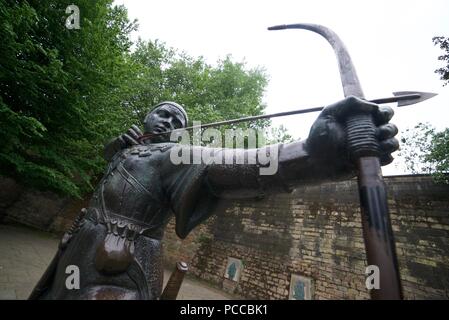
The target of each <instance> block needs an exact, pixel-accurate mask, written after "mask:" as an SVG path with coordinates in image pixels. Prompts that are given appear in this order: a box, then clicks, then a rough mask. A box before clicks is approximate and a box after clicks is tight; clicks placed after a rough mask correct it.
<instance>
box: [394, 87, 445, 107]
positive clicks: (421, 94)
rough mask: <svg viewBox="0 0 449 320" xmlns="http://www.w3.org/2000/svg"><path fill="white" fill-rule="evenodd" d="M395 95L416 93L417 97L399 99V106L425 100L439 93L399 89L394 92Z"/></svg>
mask: <svg viewBox="0 0 449 320" xmlns="http://www.w3.org/2000/svg"><path fill="white" fill-rule="evenodd" d="M393 95H394V96H395V97H397V96H404V95H416V98H410V99H407V100H402V101H398V107H403V106H408V105H411V104H415V103H419V102H422V101H424V100H427V99H430V98H433V97H435V96H436V95H438V93H432V92H419V91H398V92H393Z"/></svg>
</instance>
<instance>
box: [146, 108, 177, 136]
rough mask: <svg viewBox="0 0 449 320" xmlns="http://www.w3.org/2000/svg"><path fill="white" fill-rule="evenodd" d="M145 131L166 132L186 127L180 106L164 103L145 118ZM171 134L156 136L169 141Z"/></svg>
mask: <svg viewBox="0 0 449 320" xmlns="http://www.w3.org/2000/svg"><path fill="white" fill-rule="evenodd" d="M144 127H145V133H164V132H168V131H171V130H174V129H179V128H184V127H186V123H185V119H184V115H183V114H182V113H181V111H180V110H178V108H176V107H173V106H171V105H169V104H164V105H161V106H159V107H157V108H156V109H154V110H153V111H151V113H150V114H149V115H148V117H147V118H146V119H145V124H144ZM168 139H169V135H159V136H156V139H152V140H153V141H154V140H157V141H168Z"/></svg>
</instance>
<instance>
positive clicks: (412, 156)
mask: <svg viewBox="0 0 449 320" xmlns="http://www.w3.org/2000/svg"><path fill="white" fill-rule="evenodd" d="M401 142H402V145H401V151H400V153H399V155H400V156H401V157H403V158H404V160H405V164H406V167H407V169H408V170H410V171H411V172H412V173H428V174H432V175H433V176H434V177H435V179H436V181H438V182H442V183H446V184H448V183H449V177H448V175H447V174H448V173H449V128H447V129H445V130H442V131H437V130H436V129H435V128H434V127H432V126H431V125H430V124H428V123H419V124H418V125H417V126H415V127H414V128H413V129H407V130H405V133H404V135H403V137H402V138H401Z"/></svg>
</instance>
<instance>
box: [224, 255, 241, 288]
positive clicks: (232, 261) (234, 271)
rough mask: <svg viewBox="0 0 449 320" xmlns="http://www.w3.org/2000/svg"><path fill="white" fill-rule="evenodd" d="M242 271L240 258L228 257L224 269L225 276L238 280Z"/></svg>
mask: <svg viewBox="0 0 449 320" xmlns="http://www.w3.org/2000/svg"><path fill="white" fill-rule="evenodd" d="M242 271H243V263H242V260H239V259H236V258H231V257H229V258H228V263H227V265H226V270H225V278H226V279H229V280H232V281H235V282H238V281H239V280H240V275H241V274H242Z"/></svg>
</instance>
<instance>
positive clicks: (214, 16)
mask: <svg viewBox="0 0 449 320" xmlns="http://www.w3.org/2000/svg"><path fill="white" fill-rule="evenodd" d="M115 3H116V4H124V5H125V6H126V7H127V8H128V13H129V17H130V18H131V19H138V21H139V31H138V32H137V33H135V34H134V35H133V37H134V39H137V37H141V38H142V39H144V40H148V39H151V40H154V39H160V40H161V41H163V42H165V43H166V44H167V45H168V46H170V47H174V48H176V49H180V50H184V51H185V52H187V53H188V54H190V55H192V56H203V57H204V58H205V59H206V61H207V62H208V63H210V64H214V63H215V62H216V61H217V60H218V59H220V58H223V57H225V56H226V55H227V54H231V55H232V56H233V57H234V59H235V60H237V61H243V60H244V61H246V63H247V65H248V67H255V66H263V67H264V68H265V69H266V71H267V74H268V75H269V77H270V81H269V85H268V87H267V89H266V92H265V97H264V101H265V103H266V104H267V105H268V108H267V110H266V112H267V113H272V112H281V111H288V110H294V109H301V108H308V107H315V106H323V105H326V104H330V103H333V102H336V101H338V100H340V99H341V98H343V91H342V87H341V83H340V76H339V72H338V68H337V62H336V59H335V56H334V53H333V51H332V49H331V47H330V46H329V44H328V43H327V42H326V41H325V40H324V38H322V37H321V36H319V35H317V34H315V33H312V32H309V31H305V30H284V31H267V27H269V26H272V25H277V24H289V23H299V22H308V23H316V24H322V25H324V26H327V27H329V28H331V29H332V30H334V31H335V32H336V33H337V34H338V35H339V36H340V38H341V39H342V40H343V41H344V43H345V44H346V47H347V48H348V50H349V53H350V55H351V57H352V60H353V62H354V65H355V67H356V68H357V72H358V76H359V79H360V81H361V84H362V87H363V90H364V93H365V97H366V98H367V99H375V98H381V97H388V96H391V93H392V92H393V91H406V90H407V91H409V90H417V91H430V92H435V93H439V95H438V96H437V97H435V98H433V99H431V100H428V101H426V102H423V103H421V104H416V105H413V106H408V107H404V108H402V109H398V108H395V111H396V113H395V116H394V118H393V121H392V122H393V123H395V124H396V125H398V127H399V130H400V131H401V130H404V129H406V128H408V127H413V126H414V125H416V124H417V123H418V122H430V123H431V124H432V125H434V126H436V127H437V128H439V129H442V128H446V127H449V86H447V87H442V84H443V82H442V81H441V80H439V75H437V74H435V73H434V70H435V69H437V68H438V67H440V66H442V63H441V62H439V61H438V60H437V57H438V56H439V55H441V54H442V51H441V50H440V49H439V48H438V47H435V46H434V45H433V43H432V37H434V36H439V35H442V36H449V1H448V0H427V1H425V0H420V1H413V0H389V1H385V0H370V1H366V0H363V1H362V0H359V1H356V0H354V1H352V0H338V1H331V0H329V1H327V0H313V1H312V0H309V1H302V0H296V1H281V0H277V1H260V0H259V1H243V0H240V1H236V0H226V1H212V0H209V1H206V0H205V1H195V0H189V1H181V0H179V1H178V0H164V1H162V0H161V1H152V0H148V1H142V0H140V1H138V0H116V1H115ZM316 116H317V114H310V115H302V116H301V115H298V116H290V117H283V118H278V119H275V120H273V123H274V124H276V125H279V124H284V125H285V126H286V127H287V128H288V130H289V132H290V133H291V134H292V135H293V136H294V137H295V138H301V139H304V138H306V137H307V135H308V131H309V129H310V126H311V124H312V122H313V120H314V119H315V118H316ZM398 164H399V166H398ZM383 171H384V174H387V175H388V174H401V173H404V172H405V171H404V169H403V168H402V166H401V165H400V163H398V161H396V165H395V163H393V164H391V165H389V166H387V167H384V169H383Z"/></svg>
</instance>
